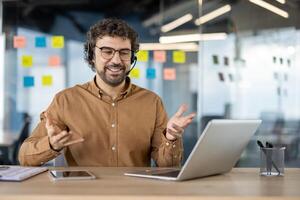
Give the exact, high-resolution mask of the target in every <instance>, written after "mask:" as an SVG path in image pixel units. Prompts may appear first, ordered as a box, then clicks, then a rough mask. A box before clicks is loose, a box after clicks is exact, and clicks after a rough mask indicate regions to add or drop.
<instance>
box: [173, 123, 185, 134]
mask: <svg viewBox="0 0 300 200" xmlns="http://www.w3.org/2000/svg"><path fill="white" fill-rule="evenodd" d="M171 126H172V127H173V128H174V129H175V131H176V132H178V133H183V132H184V129H183V128H182V127H180V126H178V125H176V124H172V125H171Z"/></svg>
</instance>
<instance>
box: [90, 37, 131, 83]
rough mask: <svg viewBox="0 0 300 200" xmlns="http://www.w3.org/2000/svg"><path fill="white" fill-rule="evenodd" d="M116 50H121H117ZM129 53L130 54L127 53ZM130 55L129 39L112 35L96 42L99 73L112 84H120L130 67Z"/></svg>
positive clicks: (106, 81)
mask: <svg viewBox="0 0 300 200" xmlns="http://www.w3.org/2000/svg"><path fill="white" fill-rule="evenodd" d="M115 50H119V51H117V52H115ZM128 53H129V54H130V55H127V54H128ZM130 56H131V43H130V40H129V39H123V38H121V37H110V36H103V37H102V38H99V39H98V40H97V42H96V47H95V59H94V63H95V68H96V71H97V74H98V75H99V76H100V78H101V79H102V80H103V81H104V82H105V83H106V84H108V85H110V86H113V87H116V86H118V85H120V84H121V83H122V82H123V81H124V80H125V78H126V76H127V74H126V73H127V72H128V71H129V69H130ZM128 57H129V59H128Z"/></svg>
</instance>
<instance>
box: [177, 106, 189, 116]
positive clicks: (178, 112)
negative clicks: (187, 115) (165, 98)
mask: <svg viewBox="0 0 300 200" xmlns="http://www.w3.org/2000/svg"><path fill="white" fill-rule="evenodd" d="M187 108H188V107H187V105H186V104H182V105H181V106H180V107H179V109H178V111H177V112H176V113H175V116H176V117H180V116H181V115H182V114H183V113H184V112H185V111H187Z"/></svg>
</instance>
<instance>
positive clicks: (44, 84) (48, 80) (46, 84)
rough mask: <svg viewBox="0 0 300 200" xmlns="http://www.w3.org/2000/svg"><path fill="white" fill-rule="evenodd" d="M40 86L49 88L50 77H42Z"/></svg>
mask: <svg viewBox="0 0 300 200" xmlns="http://www.w3.org/2000/svg"><path fill="white" fill-rule="evenodd" d="M42 85H43V86H51V85H52V76H51V75H46V76H42Z"/></svg>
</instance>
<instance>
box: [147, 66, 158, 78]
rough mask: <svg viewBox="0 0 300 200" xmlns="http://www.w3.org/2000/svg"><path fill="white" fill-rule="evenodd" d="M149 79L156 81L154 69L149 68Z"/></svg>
mask: <svg viewBox="0 0 300 200" xmlns="http://www.w3.org/2000/svg"><path fill="white" fill-rule="evenodd" d="M146 77H147V79H155V77H156V71H155V69H154V68H147V75H146Z"/></svg>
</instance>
